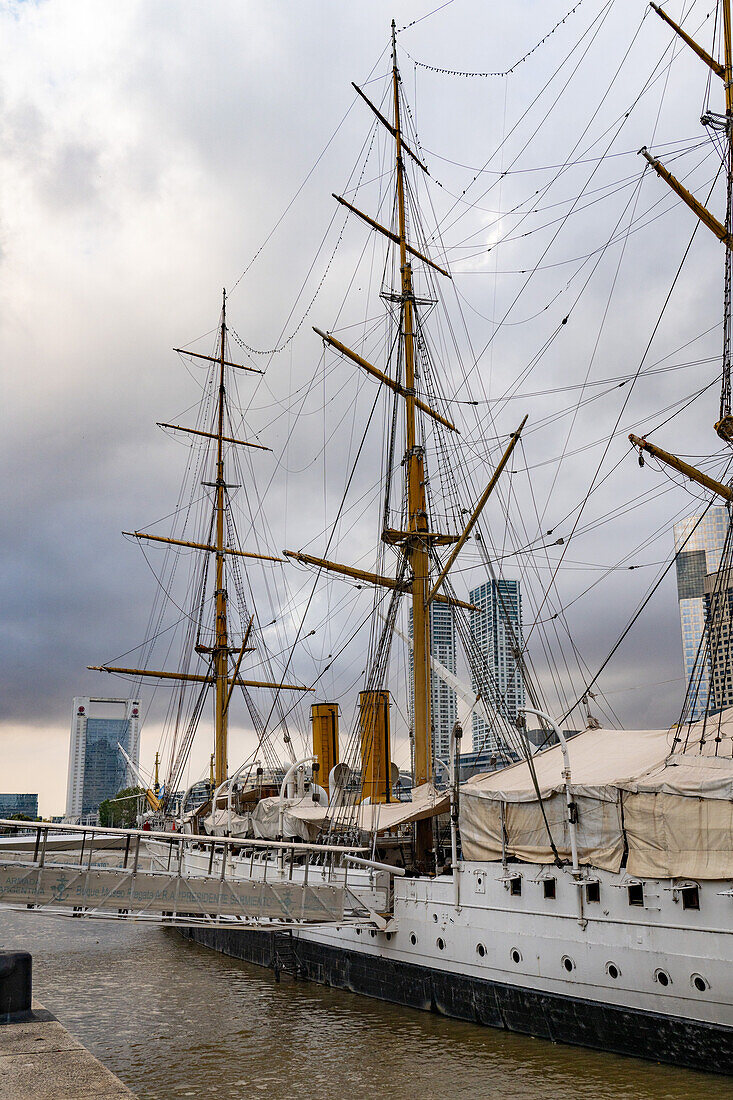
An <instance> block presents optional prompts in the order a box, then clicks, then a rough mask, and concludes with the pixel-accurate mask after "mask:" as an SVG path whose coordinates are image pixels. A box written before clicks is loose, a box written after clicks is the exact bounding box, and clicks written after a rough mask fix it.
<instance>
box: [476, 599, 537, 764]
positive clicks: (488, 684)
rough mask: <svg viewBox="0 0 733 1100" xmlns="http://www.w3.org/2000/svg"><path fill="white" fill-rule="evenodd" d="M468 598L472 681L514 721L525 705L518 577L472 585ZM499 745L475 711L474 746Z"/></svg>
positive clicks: (478, 749) (480, 748)
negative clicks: (474, 654)
mask: <svg viewBox="0 0 733 1100" xmlns="http://www.w3.org/2000/svg"><path fill="white" fill-rule="evenodd" d="M469 600H470V602H471V603H472V604H474V606H475V607H476V608H477V609H478V610H476V611H472V612H471V633H472V635H473V641H474V644H475V645H476V647H477V650H478V655H477V656H478V660H476V659H472V660H471V666H472V668H471V684H472V686H473V689H474V691H475V692H476V693H477V694H478V693H480V694H481V698H482V699H483V700H484V703H485V704H486V705H487V706H488V707H490V708H491V709H493V710H495V711H497V713H498V714H500V715H501V716H502V717H504V718H506V719H508V720H509V721H511V722H513V721H514V720H515V718H516V717H517V711H518V710H519V708H520V707H522V706H524V681H523V680H522V672H521V668H520V667H519V666H518V664H517V657H516V652H515V646H517V647H519V648H520V649H521V647H522V644H523V635H522V593H521V588H520V583H519V581H510V580H494V579H493V578H492V579H491V580H488V581H486V582H485V584H481V585H479V587H478V588H474V589H472V591H471V592H470V594H469ZM496 748H498V742H497V737H496V734H495V732H494V731H493V730H491V729H489V727H488V726H487V725H486V722H485V721H484V719H483V718H480V717H479V716H478V715H477V714H474V715H473V750H474V752H486V751H489V750H493V749H496Z"/></svg>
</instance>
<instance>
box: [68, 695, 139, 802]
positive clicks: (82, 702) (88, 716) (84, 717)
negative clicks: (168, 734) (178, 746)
mask: <svg viewBox="0 0 733 1100" xmlns="http://www.w3.org/2000/svg"><path fill="white" fill-rule="evenodd" d="M139 707H140V704H139V703H138V702H137V700H133V699H91V698H89V697H88V696H87V697H82V698H77V699H74V707H73V712H72V715H71V745H70V748H69V777H68V782H67V786H66V817H67V820H72V821H73V820H78V819H81V818H86V817H88V816H92V815H94V814H96V813H97V811H98V810H99V804H100V802H104V800H105V799H106V798H114V796H115V795H116V794H117V792H118V791H119V790H121V789H122V788H123V787H126V786H134V785H135V783H136V780H135V779H134V777H132V776H130V775H128V766H127V764H126V763H125V758H124V757H123V755H122V753H121V752H120V750H119V749H118V747H117V745H118V744H120V745H122V747H123V749H124V750H125V752H126V753H127V754H128V756H129V757H130V759H131V760H132V761H133V763H134V764H138V762H139V760H140V710H139Z"/></svg>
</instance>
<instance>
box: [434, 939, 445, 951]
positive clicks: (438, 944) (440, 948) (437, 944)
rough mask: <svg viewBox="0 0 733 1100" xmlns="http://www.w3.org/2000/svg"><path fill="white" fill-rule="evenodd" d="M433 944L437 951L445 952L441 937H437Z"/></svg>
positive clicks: (443, 941)
mask: <svg viewBox="0 0 733 1100" xmlns="http://www.w3.org/2000/svg"><path fill="white" fill-rule="evenodd" d="M435 943H436V946H437V948H438V951H444V950H445V940H444V939H443V937H442V936H438V938H437V940H436V941H435Z"/></svg>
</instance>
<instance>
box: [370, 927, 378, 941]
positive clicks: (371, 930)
mask: <svg viewBox="0 0 733 1100" xmlns="http://www.w3.org/2000/svg"><path fill="white" fill-rule="evenodd" d="M376 934H377V933H376V930H375V929H374V928H370V930H369V935H370V936H371V937H372V939H374V937H375V936H376Z"/></svg>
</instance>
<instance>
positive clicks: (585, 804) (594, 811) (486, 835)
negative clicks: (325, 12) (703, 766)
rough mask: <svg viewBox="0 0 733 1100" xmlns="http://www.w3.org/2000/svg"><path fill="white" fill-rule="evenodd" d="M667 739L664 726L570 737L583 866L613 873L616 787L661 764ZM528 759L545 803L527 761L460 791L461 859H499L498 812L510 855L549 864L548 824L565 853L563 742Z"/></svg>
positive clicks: (619, 848)
mask: <svg viewBox="0 0 733 1100" xmlns="http://www.w3.org/2000/svg"><path fill="white" fill-rule="evenodd" d="M671 742H672V736H671V734H670V733H669V731H668V730H610V729H606V730H603V729H600V730H586V731H585V732H584V733H581V734H578V736H577V737H574V738H573V739H572V740H571V741H570V742H569V755H570V767H571V781H572V793H573V800H574V801H575V803H576V806H577V808H578V828H577V839H578V855H579V858H580V861H581V862H582V863H586V864H592V865H593V866H596V867H601V868H604V869H606V870H610V871H618V869H619V867H620V866H621V859H622V856H623V851H624V838H623V829H622V823H621V810H620V793H619V784H620V782H621V781H623V780H625V779H627V778H628V777H630V776H636V775H639V774H640V773H643V772H646V771H648V770H649V769H650V768H652V767H654V766H656V765H659V764H660V763H662V762H663V761H664V760H665V759H666V757H667V755H668V753H669V750H670V745H671ZM532 762H533V765H534V769H535V774H536V777H537V784H538V786H539V790H540V794H541V796H542V802H540V800H539V799H538V798H537V791H536V789H535V786H534V784H533V782H532V775H531V773H530V769H529V764H528V763H527V762H526V761H523V762H521V763H519V764H513V765H512V766H511V767H508V768H503V769H502V770H501V771H498V772H491V773H489V774H485V775H480V776H477V777H476V778H475V779H473V780H471V781H469V782H468V783H466V784H465V785H464V786H463V787H462V788H461V801H460V829H461V842H462V845H463V854H464V856H465V858H466V859H478V860H491V859H501V857H502V815H503V833H504V843H505V852H506V855H507V856H514V857H516V858H517V859H522V860H525V861H527V862H533V863H551V862H552V861H553V859H554V855H553V852H552V847H551V845H550V842H549V837H548V830H547V826H548V825H549V828H550V833H551V835H552V838H553V840H554V842H555V845H556V847H557V849H558V852H559V854H560V855H561V856H562V857H563V858H569V855H570V837H569V829H568V825H567V820H566V818H567V809H566V806H565V784H564V780H563V776H562V771H563V766H564V765H563V757H562V752H561V749H560V746H559V745H553V746H552V747H551V748H549V749H546V750H545V751H544V752H541V753H538V754H537V755H536V756H534V757H533V758H532ZM543 810H544V815H546V817H547V825H546V824H545V817H544V816H543Z"/></svg>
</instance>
